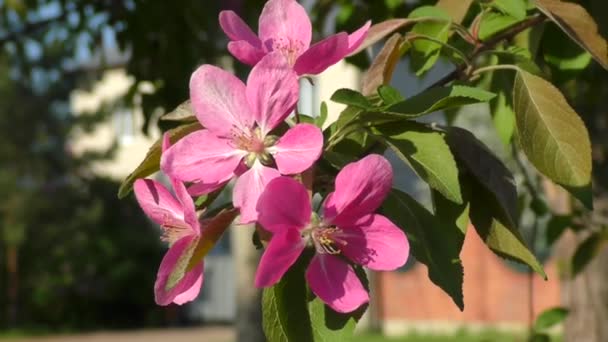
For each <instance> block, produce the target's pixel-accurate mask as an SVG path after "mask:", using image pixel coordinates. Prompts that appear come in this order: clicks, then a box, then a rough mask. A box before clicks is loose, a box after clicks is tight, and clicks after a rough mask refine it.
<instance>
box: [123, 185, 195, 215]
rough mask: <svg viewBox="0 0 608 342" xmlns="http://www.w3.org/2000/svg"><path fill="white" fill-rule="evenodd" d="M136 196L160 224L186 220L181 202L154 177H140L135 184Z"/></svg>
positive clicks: (147, 213) (141, 205)
mask: <svg viewBox="0 0 608 342" xmlns="http://www.w3.org/2000/svg"><path fill="white" fill-rule="evenodd" d="M133 191H134V192H135V198H136V199H137V202H138V203H139V206H140V207H141V209H142V210H143V211H144V213H146V215H147V216H148V217H149V218H150V219H151V220H152V221H154V222H156V223H157V224H159V225H161V226H162V225H165V224H170V223H172V222H179V223H182V222H184V211H183V209H182V206H181V205H180V203H179V202H178V201H177V200H175V198H174V197H173V195H172V194H171V193H170V192H169V190H167V188H165V186H164V185H162V184H161V183H159V182H157V181H155V180H152V179H138V180H136V181H135V183H134V184H133Z"/></svg>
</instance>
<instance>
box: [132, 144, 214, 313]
mask: <svg viewBox="0 0 608 342" xmlns="http://www.w3.org/2000/svg"><path fill="white" fill-rule="evenodd" d="M169 144H170V143H169V137H168V135H166V134H165V136H164V137H163V146H162V150H163V152H164V151H165V150H166V149H167V148H168V147H169ZM169 180H170V181H171V185H172V186H173V190H174V191H175V195H176V196H177V199H175V198H174V197H173V195H171V193H170V192H169V190H167V188H165V186H164V185H162V184H161V183H159V182H157V181H155V180H152V179H138V180H137V181H135V184H134V185H133V190H134V192H135V197H136V198H137V202H138V203H139V205H140V207H141V208H142V209H143V211H144V212H145V213H146V215H148V217H149V218H150V219H152V221H154V222H156V223H157V224H159V225H160V226H161V228H162V230H163V235H162V237H161V240H163V241H165V242H167V243H168V244H169V246H170V248H169V250H168V251H167V253H166V254H165V256H164V258H163V260H162V261H161V263H160V267H159V269H158V273H157V275H156V283H155V284H154V297H155V300H156V303H157V304H158V305H169V304H171V303H176V304H179V305H181V304H184V303H186V302H190V301H192V300H194V299H195V298H196V297H197V296H198V293H199V291H200V289H201V285H202V284H203V262H202V261H201V262H200V263H199V264H198V265H196V266H195V267H194V268H193V269H192V270H190V271H189V272H186V273H185V274H183V276H182V277H181V278H179V277H177V278H176V274H179V273H180V272H179V270H178V269H179V268H180V267H183V264H184V263H188V262H189V259H188V260H184V258H187V256H189V255H190V254H189V253H188V252H189V251H192V250H193V249H194V248H195V247H196V245H197V244H198V241H199V238H200V236H201V226H200V223H199V220H198V216H197V214H196V210H195V207H194V203H193V201H192V198H191V197H190V195H189V194H188V192H187V190H186V187H185V186H184V184H183V183H181V182H179V181H178V180H176V179H174V178H171V177H170V178H169Z"/></svg>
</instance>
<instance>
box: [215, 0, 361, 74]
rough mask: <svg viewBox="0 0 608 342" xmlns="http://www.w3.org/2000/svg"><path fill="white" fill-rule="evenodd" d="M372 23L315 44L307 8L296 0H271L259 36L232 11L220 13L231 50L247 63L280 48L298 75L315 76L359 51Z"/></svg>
mask: <svg viewBox="0 0 608 342" xmlns="http://www.w3.org/2000/svg"><path fill="white" fill-rule="evenodd" d="M370 25H371V22H369V21H368V22H367V23H366V24H365V25H363V26H362V27H361V28H359V29H358V30H357V31H355V32H353V33H352V34H350V35H348V34H347V33H345V32H340V33H338V34H335V35H333V36H330V37H328V38H326V39H324V40H322V41H320V42H318V43H316V44H314V45H312V46H310V41H311V37H312V25H311V23H310V19H309V18H308V15H307V14H306V10H304V7H302V6H301V5H300V4H298V2H297V1H295V0H269V1H268V2H267V3H266V5H264V9H263V10H262V14H261V15H260V20H259V34H258V36H259V37H258V36H256V35H255V34H254V33H253V31H251V29H250V28H249V26H247V24H245V22H243V20H242V19H241V18H240V17H239V16H238V15H237V14H236V13H234V12H233V11H222V12H221V13H220V26H221V27H222V29H223V30H224V32H225V33H226V35H227V36H228V38H230V40H231V42H230V43H228V50H229V51H230V53H232V55H233V56H234V57H236V58H237V59H238V60H240V61H241V62H243V63H245V64H248V65H255V64H256V63H257V62H258V61H259V60H260V59H262V57H264V55H266V54H268V53H270V52H271V51H280V52H281V54H282V55H283V56H284V57H285V59H286V60H287V61H288V62H289V64H290V65H291V66H292V67H293V69H294V70H295V71H296V73H297V74H298V75H305V74H309V75H316V74H319V73H321V72H322V71H323V70H325V69H327V68H328V67H330V66H332V65H334V64H336V63H337V62H339V61H340V60H341V59H342V58H344V57H346V56H348V55H349V54H350V53H351V52H353V51H354V50H356V49H357V48H358V47H359V45H361V43H363V40H364V39H365V36H366V35H367V31H368V30H369V27H370Z"/></svg>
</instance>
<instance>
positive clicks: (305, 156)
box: [161, 52, 323, 223]
mask: <svg viewBox="0 0 608 342" xmlns="http://www.w3.org/2000/svg"><path fill="white" fill-rule="evenodd" d="M190 99H191V101H192V107H193V108H194V112H195V114H196V117H197V119H198V120H199V121H200V123H201V124H202V125H203V127H205V129H203V130H200V131H197V132H193V133H191V134H189V135H187V136H186V137H184V138H182V139H181V140H179V141H178V142H177V143H176V144H175V145H174V146H172V147H171V148H170V149H169V150H168V151H167V153H165V154H163V156H162V159H161V169H162V170H163V171H164V172H165V173H167V174H170V175H172V176H173V177H175V178H177V179H179V180H181V181H185V182H194V183H195V185H194V186H192V187H191V188H190V189H189V191H190V193H191V194H203V193H207V192H210V191H212V190H214V189H216V188H217V187H218V186H220V185H222V184H225V183H226V182H228V181H229V180H230V179H232V178H235V177H238V179H237V181H236V184H235V187H234V193H233V204H234V206H235V207H236V208H239V209H240V213H241V223H250V222H254V221H255V220H256V219H257V211H256V210H255V208H256V203H257V200H258V197H259V195H260V194H261V193H262V191H263V190H264V187H265V186H266V184H267V183H268V182H269V181H270V180H272V179H273V178H276V177H279V176H280V175H281V174H284V175H285V174H296V173H300V172H302V171H305V170H306V169H308V168H309V167H310V166H311V165H312V164H313V163H314V162H315V161H316V160H317V159H318V158H319V156H320V155H321V150H322V147H323V134H322V133H321V130H320V129H319V128H317V127H316V126H314V125H310V124H298V125H295V126H294V127H292V128H290V129H289V130H288V131H287V132H286V133H285V134H284V135H283V136H282V137H280V138H279V137H276V136H273V135H270V132H271V131H272V130H273V129H274V128H275V127H277V126H278V125H279V124H280V123H281V122H283V120H285V118H286V117H287V116H288V115H289V114H290V113H291V112H292V110H293V109H294V107H295V105H296V103H297V101H298V79H297V76H296V74H295V73H294V72H293V70H291V69H290V68H289V66H288V65H287V63H286V62H285V59H284V58H283V57H282V55H280V54H279V53H278V52H276V53H270V54H268V55H266V56H265V57H264V58H262V60H261V61H260V62H259V63H258V64H256V66H255V67H254V68H253V69H252V70H251V73H250V74H249V78H248V79H247V84H246V85H245V84H244V83H243V82H241V81H240V80H239V79H238V78H236V77H235V76H234V75H232V74H230V73H228V72H226V71H224V70H221V69H219V68H217V67H214V66H211V65H203V66H201V67H199V68H198V69H197V70H196V71H195V72H194V74H192V78H191V79H190ZM275 165H276V166H275Z"/></svg>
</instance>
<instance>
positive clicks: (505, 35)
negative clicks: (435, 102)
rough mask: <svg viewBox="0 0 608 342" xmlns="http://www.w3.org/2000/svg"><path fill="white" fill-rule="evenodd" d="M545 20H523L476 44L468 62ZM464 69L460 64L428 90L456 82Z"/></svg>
mask: <svg viewBox="0 0 608 342" xmlns="http://www.w3.org/2000/svg"><path fill="white" fill-rule="evenodd" d="M546 19H547V17H545V16H544V15H537V16H534V17H531V18H529V19H527V20H524V21H522V22H519V23H517V24H515V25H513V26H511V27H508V28H506V29H504V30H503V31H501V32H499V33H498V34H496V35H495V36H493V37H492V38H490V39H488V40H486V41H485V42H482V43H480V44H478V45H477V46H476V47H475V49H473V52H471V54H470V55H469V60H470V61H473V60H474V59H475V58H476V57H477V56H479V55H480V54H481V53H482V52H484V51H487V50H490V49H493V48H494V47H495V46H496V45H498V44H499V43H501V42H502V41H504V40H508V39H511V38H513V37H515V36H516V35H517V34H519V33H521V32H522V31H524V30H526V29H528V28H530V27H532V26H535V25H537V24H540V23H542V22H543V21H545V20H546ZM466 68H467V65H466V64H461V65H460V66H458V67H457V68H456V69H455V70H454V71H452V72H451V73H449V74H447V75H446V76H444V77H443V78H442V79H440V80H439V81H437V82H435V83H433V84H432V85H431V86H430V87H429V88H435V87H440V86H443V85H446V84H448V83H450V82H451V81H454V80H457V79H458V78H459V77H460V76H461V75H462V73H463V72H464V71H465V70H466Z"/></svg>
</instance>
